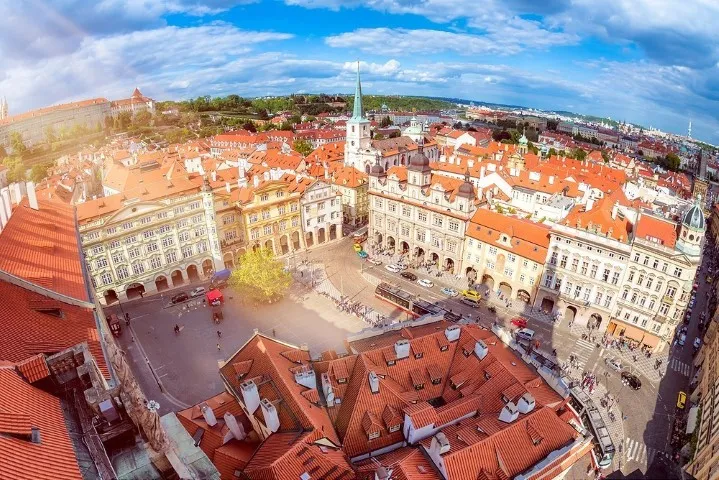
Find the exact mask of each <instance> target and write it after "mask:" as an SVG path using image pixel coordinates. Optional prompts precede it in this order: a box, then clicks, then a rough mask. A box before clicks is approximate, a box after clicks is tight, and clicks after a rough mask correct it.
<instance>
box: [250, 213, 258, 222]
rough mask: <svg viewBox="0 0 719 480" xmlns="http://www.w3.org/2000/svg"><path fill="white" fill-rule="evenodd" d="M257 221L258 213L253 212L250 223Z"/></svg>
mask: <svg viewBox="0 0 719 480" xmlns="http://www.w3.org/2000/svg"><path fill="white" fill-rule="evenodd" d="M256 221H257V214H256V213H253V214H251V215H250V223H255V222H256Z"/></svg>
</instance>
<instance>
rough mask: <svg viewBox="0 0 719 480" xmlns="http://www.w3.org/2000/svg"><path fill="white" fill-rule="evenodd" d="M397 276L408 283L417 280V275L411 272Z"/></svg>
mask: <svg viewBox="0 0 719 480" xmlns="http://www.w3.org/2000/svg"><path fill="white" fill-rule="evenodd" d="M399 276H400V277H402V278H406V279H407V280H409V281H410V282H414V281H415V280H417V275H415V274H414V273H412V272H402V273H400V274H399Z"/></svg>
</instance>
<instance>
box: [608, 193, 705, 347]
mask: <svg viewBox="0 0 719 480" xmlns="http://www.w3.org/2000/svg"><path fill="white" fill-rule="evenodd" d="M704 232H705V223H704V214H703V212H702V210H701V207H699V206H697V205H694V206H692V207H690V209H689V210H688V211H687V212H686V213H685V214H684V216H683V218H682V222H681V224H679V225H677V224H676V223H675V222H673V221H671V220H667V219H664V218H661V217H657V216H654V215H652V214H650V213H648V212H641V213H640V214H639V219H638V221H637V222H636V228H635V234H634V240H633V242H632V251H631V255H630V256H629V266H628V270H627V275H626V277H625V279H624V282H623V286H622V292H621V295H620V297H619V299H618V305H617V311H616V314H615V315H614V316H613V317H612V320H611V321H610V322H609V326H608V327H607V332H608V333H609V334H611V335H614V336H615V337H624V338H625V339H630V340H632V341H634V342H636V343H638V344H639V345H643V346H644V348H648V349H651V350H653V351H662V350H664V349H665V348H667V347H668V346H669V344H670V343H671V341H672V338H673V336H674V331H675V330H676V327H677V325H678V324H679V322H680V321H681V320H682V318H683V317H684V314H685V312H686V308H687V302H688V301H689V297H690V296H691V291H692V285H693V283H694V277H695V275H696V271H697V268H698V266H699V263H700V262H701V242H702V240H703V239H704Z"/></svg>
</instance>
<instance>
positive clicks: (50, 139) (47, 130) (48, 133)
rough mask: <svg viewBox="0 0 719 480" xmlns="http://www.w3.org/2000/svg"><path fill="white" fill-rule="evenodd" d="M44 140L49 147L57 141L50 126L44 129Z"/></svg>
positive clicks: (53, 129)
mask: <svg viewBox="0 0 719 480" xmlns="http://www.w3.org/2000/svg"><path fill="white" fill-rule="evenodd" d="M45 140H46V141H47V143H49V144H50V145H52V144H53V143H54V142H55V141H56V140H57V137H56V136H55V128H54V127H53V126H52V125H48V126H47V127H45Z"/></svg>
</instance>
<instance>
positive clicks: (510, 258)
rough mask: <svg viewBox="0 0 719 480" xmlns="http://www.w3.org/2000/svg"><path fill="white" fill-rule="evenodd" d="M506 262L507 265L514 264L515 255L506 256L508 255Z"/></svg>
mask: <svg viewBox="0 0 719 480" xmlns="http://www.w3.org/2000/svg"><path fill="white" fill-rule="evenodd" d="M507 261H508V262H509V263H514V262H516V261H517V257H516V255H514V254H512V253H510V254H508V255H507Z"/></svg>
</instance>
